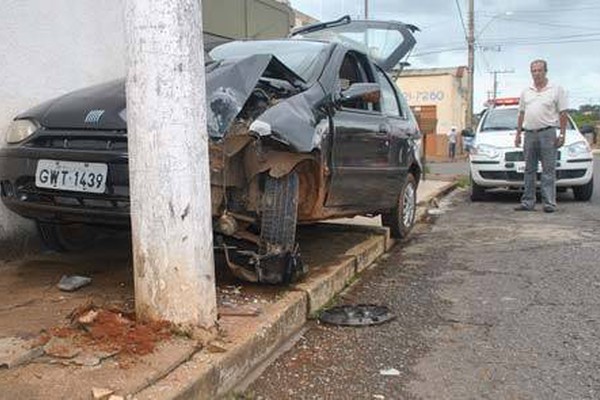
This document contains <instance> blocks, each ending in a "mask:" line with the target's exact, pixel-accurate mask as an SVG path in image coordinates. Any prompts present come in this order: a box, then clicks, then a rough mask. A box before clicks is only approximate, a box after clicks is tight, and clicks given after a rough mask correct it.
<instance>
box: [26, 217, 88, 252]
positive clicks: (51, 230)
mask: <svg viewBox="0 0 600 400" xmlns="http://www.w3.org/2000/svg"><path fill="white" fill-rule="evenodd" d="M37 228H38V232H39V234H40V238H41V239H42V242H43V243H44V245H45V246H46V247H47V248H48V249H50V250H54V251H58V252H61V253H67V252H72V251H82V250H85V249H87V248H89V247H91V245H92V244H93V243H94V241H95V240H96V238H97V237H98V235H97V233H96V232H95V231H94V230H93V228H91V227H89V226H86V225H83V224H55V223H51V222H42V221H37Z"/></svg>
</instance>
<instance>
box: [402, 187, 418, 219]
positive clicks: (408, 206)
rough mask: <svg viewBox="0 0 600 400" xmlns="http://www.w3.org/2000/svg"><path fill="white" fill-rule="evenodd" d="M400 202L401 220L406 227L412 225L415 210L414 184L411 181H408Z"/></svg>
mask: <svg viewBox="0 0 600 400" xmlns="http://www.w3.org/2000/svg"><path fill="white" fill-rule="evenodd" d="M402 203H403V204H402V222H403V223H404V226H406V227H409V226H412V224H413V222H414V220H415V211H416V196H415V185H414V184H413V183H412V182H408V183H407V185H406V190H405V191H404V199H403V202H402Z"/></svg>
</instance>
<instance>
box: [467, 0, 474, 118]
mask: <svg viewBox="0 0 600 400" xmlns="http://www.w3.org/2000/svg"><path fill="white" fill-rule="evenodd" d="M473 3H474V0H469V34H468V36H467V48H468V52H469V95H468V101H467V118H466V120H467V127H469V128H471V127H473V91H474V85H473V82H474V81H475V5H474V4H473Z"/></svg>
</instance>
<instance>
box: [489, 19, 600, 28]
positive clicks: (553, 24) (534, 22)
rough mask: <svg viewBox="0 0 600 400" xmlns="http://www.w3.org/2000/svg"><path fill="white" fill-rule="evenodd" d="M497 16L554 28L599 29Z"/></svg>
mask: <svg viewBox="0 0 600 400" xmlns="http://www.w3.org/2000/svg"><path fill="white" fill-rule="evenodd" d="M497 18H498V19H503V20H505V21H514V22H522V23H527V24H534V25H540V26H550V27H553V28H570V29H579V30H588V31H589V30H592V31H597V30H598V28H590V27H585V26H576V25H565V24H555V23H553V22H542V21H535V20H531V19H521V18H514V17H511V16H500V17H497Z"/></svg>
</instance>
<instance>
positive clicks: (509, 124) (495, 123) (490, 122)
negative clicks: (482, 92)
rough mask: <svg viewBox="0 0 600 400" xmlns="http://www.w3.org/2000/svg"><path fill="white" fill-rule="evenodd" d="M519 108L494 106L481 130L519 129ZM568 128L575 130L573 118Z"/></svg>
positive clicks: (486, 114) (486, 115) (568, 121)
mask: <svg viewBox="0 0 600 400" xmlns="http://www.w3.org/2000/svg"><path fill="white" fill-rule="evenodd" d="M518 117H519V109H518V108H516V107H515V108H492V109H490V110H489V111H488V112H486V113H485V116H484V120H483V124H482V125H481V132H485V131H488V132H490V131H511V130H517V119H518ZM567 129H569V130H574V129H575V126H574V125H573V122H572V121H571V118H569V119H567Z"/></svg>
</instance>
